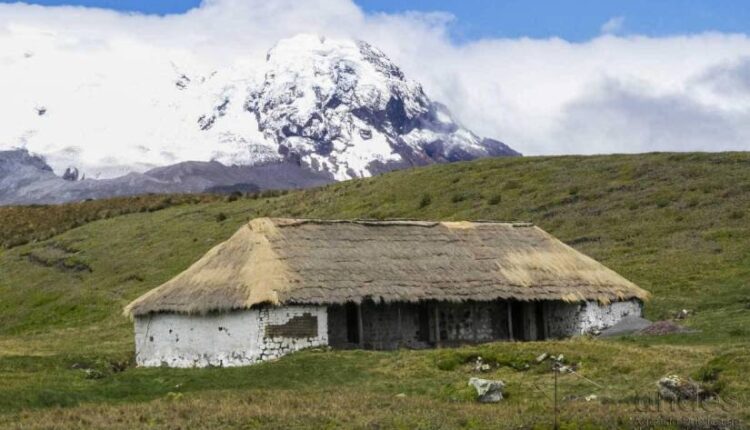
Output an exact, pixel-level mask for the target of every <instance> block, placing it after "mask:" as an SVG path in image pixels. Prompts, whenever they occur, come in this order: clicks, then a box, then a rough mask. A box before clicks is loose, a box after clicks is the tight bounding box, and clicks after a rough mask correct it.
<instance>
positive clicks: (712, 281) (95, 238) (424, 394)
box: [0, 153, 750, 428]
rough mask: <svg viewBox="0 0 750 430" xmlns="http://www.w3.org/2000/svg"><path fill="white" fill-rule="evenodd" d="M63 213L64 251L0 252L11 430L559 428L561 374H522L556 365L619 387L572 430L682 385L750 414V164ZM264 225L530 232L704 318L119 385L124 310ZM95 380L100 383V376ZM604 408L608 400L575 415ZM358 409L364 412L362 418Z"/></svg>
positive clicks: (708, 157) (442, 168)
mask: <svg viewBox="0 0 750 430" xmlns="http://www.w3.org/2000/svg"><path fill="white" fill-rule="evenodd" d="M90 203H93V202H90ZM98 204H102V203H98ZM66 208H76V209H75V211H78V212H76V213H80V211H81V210H82V209H80V205H78V206H75V205H64V206H60V207H55V209H54V210H55V214H58V215H56V218H57V219H60V220H63V221H61V222H59V223H57V224H56V223H55V222H54V221H48V222H47V223H46V224H45V228H47V230H46V231H54V234H52V235H51V236H50V237H49V238H46V237H47V236H49V235H45V236H40V237H39V238H37V241H35V242H32V243H28V244H24V245H20V246H14V247H11V248H9V249H5V250H2V249H0V379H2V380H3V381H4V383H3V385H2V386H0V424H2V423H3V420H4V419H6V420H7V422H8V423H10V422H22V423H25V425H28V426H34V425H39V426H42V427H44V426H45V425H50V424H57V425H67V426H69V427H71V428H75V427H76V424H78V425H79V426H80V425H83V424H86V423H88V426H103V424H102V423H105V422H108V421H107V417H111V416H120V417H121V418H122V427H123V428H127V427H128V426H131V427H132V426H140V425H139V424H144V421H142V420H141V418H142V417H144V416H145V417H147V419H146V421H145V423H146V424H153V425H154V426H157V427H160V426H166V427H169V426H170V425H172V424H174V425H175V426H177V425H178V424H175V423H182V424H181V425H182V426H191V425H192V426H196V425H201V426H205V425H211V426H213V427H222V426H224V427H235V426H240V425H241V424H242V423H251V424H252V423H253V422H255V423H256V424H257V426H261V427H262V426H271V427H294V426H322V427H326V426H329V427H336V426H347V427H348V426H353V427H373V426H380V427H403V428H414V427H424V428H434V427H465V428H483V427H492V426H493V423H496V422H497V419H498V417H501V418H502V419H503V420H505V421H503V422H506V423H507V424H508V425H509V426H510V425H511V424H515V425H523V424H528V425H530V426H533V425H539V426H541V427H540V428H546V427H545V425H546V424H548V421H543V420H540V418H539V417H545V418H544V419H547V418H548V416H549V414H548V412H549V410H548V403H549V402H548V399H547V398H546V397H545V394H544V393H543V391H545V390H546V388H549V387H548V385H543V384H547V383H548V382H549V373H548V369H542V368H541V367H540V366H538V365H534V364H532V365H531V368H530V370H527V371H522V370H517V368H518V366H511V365H508V364H509V363H517V362H521V363H523V362H527V361H528V360H529V357H531V356H533V355H534V354H537V353H540V352H543V351H550V352H552V351H560V352H563V353H564V354H565V355H566V357H571V360H576V361H581V362H582V367H581V369H582V370H581V373H582V374H585V375H586V377H588V378H590V379H592V380H595V381H597V382H598V383H599V384H601V385H602V386H604V387H607V388H606V390H602V389H600V388H596V387H594V386H593V385H591V384H589V383H587V382H585V381H583V380H580V379H578V378H575V377H572V376H570V375H568V376H566V377H565V378H566V380H565V381H564V388H562V389H563V391H564V395H565V396H568V397H569V399H568V400H566V403H565V407H564V408H563V410H564V411H567V412H564V414H567V415H566V416H564V420H567V421H566V422H567V423H568V424H569V425H571V426H572V425H577V424H581V423H589V424H590V425H592V426H594V427H596V426H600V425H608V426H612V427H621V426H624V427H627V426H628V422H627V416H628V415H627V413H629V411H630V409H628V408H629V406H627V405H626V406H623V402H625V401H626V400H627V399H628V398H629V396H632V395H633V394H634V392H635V391H638V390H639V389H642V387H648V388H647V389H650V390H652V391H653V387H654V385H653V384H654V381H655V380H656V379H657V378H658V377H660V376H663V375H664V374H666V373H669V372H678V373H681V374H684V375H685V376H690V375H705V374H706V373H707V372H709V370H710V371H711V372H714V371H715V372H714V373H716V374H717V375H718V379H719V381H721V383H722V385H723V390H725V392H726V393H727V395H731V396H735V397H740V398H742V397H743V396H744V398H747V397H750V383H748V382H745V381H744V375H746V374H747V373H748V372H750V365H749V364H748V363H750V341H749V339H750V328H748V327H750V154H747V153H725V154H645V155H632V156H594V157H528V158H517V159H494V160H481V161H476V162H470V163H458V164H451V165H439V166H431V167H427V168H420V169H413V170H409V171H401V172H395V173H391V174H387V175H383V176H380V177H377V178H372V179H366V180H357V181H349V182H345V183H339V184H334V185H330V186H327V187H323V188H320V189H314V190H306V191H299V192H292V193H289V194H285V195H278V196H276V195H273V194H266V195H264V196H253V198H240V199H237V200H234V201H228V200H227V199H214V200H211V201H205V202H203V203H193V204H179V205H176V206H167V207H159V208H158V209H159V210H155V211H151V212H149V211H143V212H141V211H140V210H129V209H128V208H127V205H126V206H125V207H122V204H121V203H118V208H119V209H118V210H120V211H121V213H124V214H123V215H118V214H117V213H111V214H108V215H107V216H103V217H102V218H105V219H99V218H90V219H89V218H85V219H86V221H85V222H81V223H75V224H71V223H70V222H71V221H70V220H71V219H73V216H72V215H66V214H67V212H66ZM15 210H21V209H19V208H15ZM71 211H73V209H71ZM75 211H73V212H75ZM84 212H85V210H84ZM14 213H15V212H14ZM24 213H28V212H24ZM35 213H36V212H35ZM0 216H3V212H0ZM33 216H41V215H38V214H37V215H30V216H29V219H30V220H33ZM258 216H289V217H317V218H378V219H380V218H417V219H446V220H459V219H492V220H524V221H532V222H534V223H536V224H538V225H539V226H541V227H542V228H544V229H545V230H547V231H549V232H550V233H552V234H554V235H556V236H557V237H559V238H560V239H562V240H563V241H565V242H567V243H569V244H571V245H572V246H574V247H575V248H576V249H578V250H580V251H582V252H584V253H586V254H588V255H590V256H592V257H594V258H596V259H598V260H600V261H602V262H603V263H604V264H606V265H608V266H609V267H611V268H612V269H614V270H616V271H618V272H619V273H621V274H622V275H624V276H625V277H627V278H629V279H630V280H632V281H634V282H635V283H637V284H638V285H640V286H641V287H643V288H645V289H647V290H649V291H651V292H652V293H653V296H654V297H653V300H652V301H650V302H649V303H648V304H647V305H646V316H647V317H649V318H652V319H664V318H669V317H670V316H671V315H672V314H673V313H675V312H677V311H679V310H680V309H683V308H686V309H689V310H691V311H692V314H691V316H690V317H689V318H688V319H687V320H685V321H684V324H686V325H688V326H690V327H691V328H694V329H696V330H698V331H697V332H696V333H689V334H679V335H669V336H662V337H636V336H630V337H625V338H621V339H617V340H613V341H602V340H596V341H590V340H585V339H579V340H570V341H562V342H542V343H528V344H519V343H514V344H507V343H498V344H491V345H488V346H482V347H477V348H462V349H455V350H453V349H451V350H442V351H421V352H411V351H401V352H388V353H386V352H378V353H375V352H361V351H348V352H340V351H337V352H323V351H318V352H314V351H311V352H304V353H301V354H296V355H293V356H290V357H285V358H284V359H282V360H280V361H278V362H275V363H268V364H263V365H259V366H253V367H250V368H244V369H204V370H174V369H137V368H133V367H132V365H131V366H125V368H124V370H122V369H121V368H122V367H123V366H122V363H129V362H131V361H132V352H133V344H132V326H131V324H130V322H129V321H127V320H126V319H125V318H124V317H122V316H121V310H122V307H123V306H124V305H125V304H127V303H128V302H129V301H130V300H132V299H134V298H136V297H138V296H139V295H140V294H142V293H144V292H146V291H148V290H149V289H151V288H153V287H155V286H157V285H159V284H160V283H162V282H164V281H166V280H168V279H169V278H171V277H172V276H174V275H175V274H177V273H179V272H180V271H181V270H183V269H185V268H186V267H187V266H188V265H190V264H191V263H192V262H193V261H195V260H196V259H197V258H199V257H200V256H201V255H202V254H203V253H205V252H206V251H207V250H208V249H210V248H211V247H212V246H214V245H216V244H218V243H220V242H221V241H223V240H225V239H226V238H228V237H229V236H230V235H231V234H232V233H233V232H234V231H235V230H236V229H237V228H238V227H239V226H240V225H241V224H242V223H244V222H246V221H247V220H248V219H251V218H254V217H258ZM74 225H79V226H78V227H73V226H74ZM4 227H5V224H0V231H2V230H3V228H4ZM50 229H53V230H50ZM14 231H15V232H16V233H14V234H16V235H17V234H18V229H16V230H14ZM14 237H15V236H14ZM43 238H46V239H43ZM32 239H33V238H32ZM19 242H20V243H22V242H23V240H21V241H19ZM476 354H482V355H483V356H487V357H495V358H496V359H497V361H498V362H499V363H501V364H505V365H503V366H501V367H500V368H499V369H498V370H496V371H494V373H495V376H497V377H499V378H501V379H504V380H506V382H508V390H509V393H510V397H509V399H508V401H507V402H506V403H504V404H503V405H501V406H494V407H483V406H478V405H475V404H474V403H473V402H472V401H471V400H470V391H469V390H468V388H467V387H466V386H465V384H466V380H467V379H468V376H470V372H469V370H468V367H467V366H468V365H466V364H465V361H466V360H467V359H469V358H470V357H471V356H473V355H476ZM81 367H85V368H93V369H97V372H99V373H100V375H99V376H101V378H98V379H87V377H86V375H85V372H84V371H83V370H81ZM113 367H115V368H116V369H114V370H113ZM514 367H515V368H514ZM441 369H445V370H441ZM706 369H709V370H706ZM709 373H710V372H709ZM696 377H697V376H696ZM534 384H536V385H538V386H544V387H546V388H544V389H542V390H539V389H536V388H534V386H533V385H534ZM594 388H596V389H594ZM592 390H593V391H592ZM597 390H598V391H597ZM592 392H595V393H597V395H598V396H599V398H600V400H599V401H596V402H594V403H593V404H592V403H589V402H585V401H583V400H581V399H580V398H579V397H580V396H581V395H585V394H590V393H592ZM335 393H342V395H336V394H335ZM347 393H348V394H347ZM352 393H359V394H357V395H358V396H360V397H361V398H362V399H363V402H364V405H354V404H352V402H351V400H350V399H348V397H351V394H352ZM398 393H405V394H406V397H405V398H404V397H398V398H395V397H394V396H395V395H396V394H398ZM259 396H260V397H259ZM571 396H578V397H571ZM261 397H262V399H263V400H262V401H260V400H257V399H259V398H261ZM355 397H356V396H355ZM247 398H254V399H256V401H251V402H250V403H249V404H246V403H247V402H246V399H247ZM217 399H222V402H219V403H221V404H217ZM601 399H606V401H601ZM224 401H226V402H234V403H235V404H237V405H245V407H244V408H241V409H237V408H238V407H236V406H228V405H226V404H223V402H224ZM295 402H297V403H295ZM288 404H296V405H297V406H298V409H294V408H291V407H289V406H287V405H288ZM379 406H381V408H380V409H382V407H384V408H392V409H393V410H395V411H398V414H396V415H395V416H394V415H393V414H389V413H387V411H386V412H382V411H381V412H378V410H379ZM60 407H63V409H60ZM345 407H346V408H353V409H354V410H356V411H358V412H357V414H359V415H358V416H356V417H352V416H351V414H349V413H347V412H346V411H347V409H346V408H345ZM545 408H546V409H545ZM735 409H737V410H733V411H732V414H734V415H733V416H740V417H743V418H745V419H747V418H748V417H750V412H749V411H748V409H747V408H746V407H745V408H743V407H740V408H735ZM174 414H176V415H174ZM204 415H206V416H210V417H213V418H205V419H203V418H201V417H202V416H204ZM683 416H685V415H684V414H683ZM148 417H151V418H154V419H155V420H156V421H154V422H151V421H149V420H150V419H151V418H148ZM222 417H224V418H222ZM232 417H234V418H232ZM399 417H401V421H399ZM222 419H223V421H222ZM86 420H90V421H86ZM97 420H99V421H97ZM160 420H161V421H160ZM618 420H619V421H618ZM623 420H624V421H623ZM256 421H257V422H256ZM45 423H47V424H45ZM572 423H576V424H572ZM110 424H113V423H110ZM631 424H632V423H631ZM253 425H255V424H253ZM250 428H252V426H250Z"/></svg>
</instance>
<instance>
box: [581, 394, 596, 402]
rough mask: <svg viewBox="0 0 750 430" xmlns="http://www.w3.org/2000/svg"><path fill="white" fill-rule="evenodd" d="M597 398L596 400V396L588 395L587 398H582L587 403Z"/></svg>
mask: <svg viewBox="0 0 750 430" xmlns="http://www.w3.org/2000/svg"><path fill="white" fill-rule="evenodd" d="M597 398H598V396H597V395H596V394H589V395H588V396H586V397H584V399H585V400H586V401H587V402H590V401H592V400H596V399H597Z"/></svg>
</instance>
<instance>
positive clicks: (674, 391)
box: [656, 375, 707, 402]
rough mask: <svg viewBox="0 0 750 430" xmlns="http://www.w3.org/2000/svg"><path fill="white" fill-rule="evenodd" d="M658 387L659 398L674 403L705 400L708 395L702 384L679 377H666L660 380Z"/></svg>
mask: <svg viewBox="0 0 750 430" xmlns="http://www.w3.org/2000/svg"><path fill="white" fill-rule="evenodd" d="M656 385H657V387H659V396H661V398H662V399H665V400H669V401H672V402H676V401H680V400H697V399H704V398H705V397H706V395H707V392H706V391H705V390H704V389H703V388H702V387H701V386H700V384H698V383H697V382H695V381H692V380H690V379H684V378H682V377H680V376H678V375H668V376H665V377H663V378H661V379H659V381H658V382H657V383H656Z"/></svg>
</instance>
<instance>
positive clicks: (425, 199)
mask: <svg viewBox="0 0 750 430" xmlns="http://www.w3.org/2000/svg"><path fill="white" fill-rule="evenodd" d="M431 203H432V197H431V196H430V195H429V194H428V193H424V194H422V199H421V200H419V208H420V209H422V208H426V207H427V206H429V205H430V204H431Z"/></svg>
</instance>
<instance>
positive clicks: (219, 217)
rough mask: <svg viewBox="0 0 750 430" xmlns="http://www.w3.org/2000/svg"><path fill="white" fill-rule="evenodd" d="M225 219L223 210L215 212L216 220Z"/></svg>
mask: <svg viewBox="0 0 750 430" xmlns="http://www.w3.org/2000/svg"><path fill="white" fill-rule="evenodd" d="M226 219H227V215H226V214H225V213H224V212H219V213H218V214H216V222H222V221H225V220H226Z"/></svg>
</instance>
